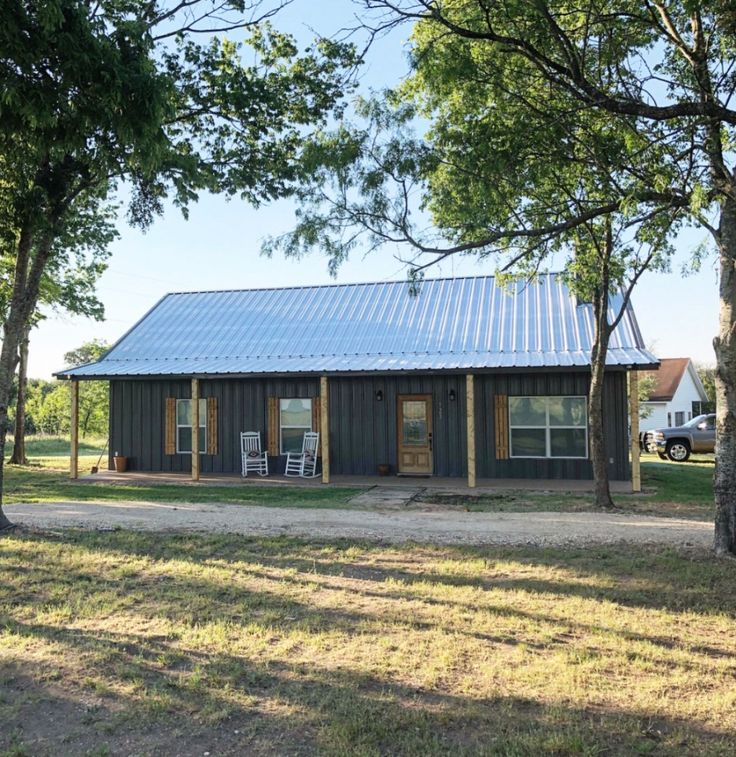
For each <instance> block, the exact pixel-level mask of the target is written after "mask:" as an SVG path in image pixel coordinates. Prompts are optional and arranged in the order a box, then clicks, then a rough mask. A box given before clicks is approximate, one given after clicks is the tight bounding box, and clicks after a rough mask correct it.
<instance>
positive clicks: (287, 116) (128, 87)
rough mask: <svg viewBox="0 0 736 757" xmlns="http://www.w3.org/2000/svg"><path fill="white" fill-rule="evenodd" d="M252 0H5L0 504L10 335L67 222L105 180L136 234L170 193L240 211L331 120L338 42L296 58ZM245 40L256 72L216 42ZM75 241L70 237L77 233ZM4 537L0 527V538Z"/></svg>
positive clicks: (181, 202)
mask: <svg viewBox="0 0 736 757" xmlns="http://www.w3.org/2000/svg"><path fill="white" fill-rule="evenodd" d="M278 5H279V4H278V3H276V5H273V6H270V7H266V6H265V5H262V4H260V3H258V2H253V3H249V2H247V1H246V2H243V0H232V2H229V1H228V0H225V1H224V2H210V1H209V0H187V2H181V3H174V4H171V3H165V2H158V1H157V0H154V1H153V2H147V3H130V2H129V1H128V0H100V2H96V3H87V2H83V0H41V1H40V2H35V3H26V2H23V0H10V2H7V3H5V5H4V7H3V24H2V25H1V26H0V78H1V79H2V82H3V89H2V94H1V95H0V166H1V167H2V175H3V180H2V183H1V184H0V233H2V234H3V251H4V250H11V251H12V261H13V272H12V279H11V281H10V285H11V286H10V291H11V296H10V300H9V305H8V310H7V317H6V319H5V321H4V324H3V344H2V351H1V352H0V495H1V493H2V460H3V458H4V445H5V438H6V434H7V411H8V399H9V396H10V391H11V387H12V377H13V373H14V371H15V367H16V364H17V360H18V346H19V344H20V341H21V339H22V335H23V333H24V329H25V328H26V327H27V324H28V323H29V320H30V318H31V317H32V315H33V313H34V312H35V310H36V307H37V303H38V299H39V292H40V286H41V281H42V280H43V276H44V273H45V272H47V271H48V270H49V269H50V267H53V264H54V260H55V259H56V258H55V251H56V247H55V243H56V242H57V241H58V239H59V238H60V236H61V235H63V233H64V231H65V229H67V228H68V221H69V219H70V217H74V216H75V215H77V214H79V212H80V209H81V208H83V207H92V206H94V205H95V204H97V206H98V207H99V206H100V205H102V204H104V203H105V202H106V201H107V199H108V198H109V197H110V196H111V194H112V192H114V190H115V188H116V186H117V185H118V183H119V182H120V181H123V180H124V181H126V182H128V184H129V186H130V187H131V190H132V200H131V202H130V206H129V209H128V218H129V220H130V221H131V222H132V223H135V224H137V225H139V226H141V227H144V228H145V227H146V226H147V225H148V224H150V223H151V222H152V220H153V218H154V217H155V216H156V215H157V214H160V213H161V212H162V209H163V203H164V200H165V198H166V197H167V196H170V197H171V199H172V201H173V202H174V204H175V205H177V206H178V207H180V208H181V209H182V211H184V212H186V208H187V206H188V204H189V203H191V202H193V201H195V200H196V198H197V194H198V192H201V191H212V192H224V193H226V194H228V195H230V196H236V195H237V196H240V197H241V198H243V199H244V200H246V201H249V202H252V203H258V202H262V201H265V200H268V199H271V198H274V197H278V196H282V195H284V194H286V193H288V191H289V188H290V182H291V180H292V179H293V177H294V160H293V158H294V155H295V154H296V151H297V149H298V146H299V145H300V143H301V140H302V139H303V138H304V137H305V135H306V134H307V133H308V130H309V129H310V128H311V127H312V126H313V125H314V124H317V123H320V122H323V121H324V120H325V119H326V118H327V117H328V116H329V115H330V114H331V113H332V112H333V111H334V107H335V104H336V103H337V102H338V101H339V100H340V98H341V97H342V95H343V92H344V89H345V78H344V77H343V76H342V75H341V72H342V71H343V70H344V69H345V68H348V69H349V68H350V67H351V66H353V64H354V63H355V57H354V55H353V53H352V49H351V48H349V47H348V46H346V45H341V44H336V43H332V42H328V41H319V42H318V43H317V44H316V45H315V46H314V47H313V48H311V49H309V50H307V51H306V52H305V53H303V54H299V50H298V49H297V47H296V45H295V43H294V42H293V40H292V39H290V38H289V37H287V36H284V35H281V34H278V33H277V32H275V31H274V30H273V29H271V28H270V27H268V25H267V24H264V21H265V19H267V18H268V17H270V16H272V15H273V13H274V12H275V11H276V10H277V9H278ZM244 30H245V31H246V32H247V31H248V30H250V31H251V36H250V38H249V41H248V46H249V48H250V50H251V51H252V52H253V53H254V54H255V55H256V56H257V58H258V62H257V63H256V64H253V65H249V66H247V65H245V64H244V63H243V62H242V60H241V51H242V50H243V48H244V46H243V44H241V43H236V42H233V41H230V40H228V39H227V38H226V37H225V35H226V34H227V33H228V32H233V31H237V32H238V33H239V34H240V33H242V32H243V31H244ZM82 233H86V230H84V229H83V230H82ZM9 525H10V524H9V522H8V521H7V518H5V516H4V515H3V514H2V508H1V500H0V529H2V528H4V527H8V526H9Z"/></svg>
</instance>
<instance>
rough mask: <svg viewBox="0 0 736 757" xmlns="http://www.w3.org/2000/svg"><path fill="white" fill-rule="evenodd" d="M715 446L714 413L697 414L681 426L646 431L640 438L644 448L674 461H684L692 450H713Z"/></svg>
mask: <svg viewBox="0 0 736 757" xmlns="http://www.w3.org/2000/svg"><path fill="white" fill-rule="evenodd" d="M715 446H716V416H715V414H710V415H698V416H696V417H695V418H693V419H692V420H691V421H688V422H687V423H684V424H683V425H682V426H674V427H673V428H658V429H653V430H652V431H647V432H646V433H645V434H643V439H642V447H643V448H644V449H646V450H647V451H649V452H655V451H656V453H657V454H658V455H659V456H660V457H661V458H662V459H663V460H665V459H667V458H669V459H670V460H673V461H674V462H676V463H684V462H685V460H687V459H688V458H689V457H690V454H691V453H692V452H713V451H714V450H715Z"/></svg>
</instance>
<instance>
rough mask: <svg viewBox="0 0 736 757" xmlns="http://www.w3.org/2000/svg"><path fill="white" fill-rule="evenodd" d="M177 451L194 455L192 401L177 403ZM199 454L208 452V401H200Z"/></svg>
mask: <svg viewBox="0 0 736 757" xmlns="http://www.w3.org/2000/svg"><path fill="white" fill-rule="evenodd" d="M176 451H177V453H179V454H182V455H185V454H189V455H191V454H192V401H191V400H177V401H176ZM199 452H200V454H205V453H206V452H207V400H206V399H204V400H202V399H201V400H200V401H199Z"/></svg>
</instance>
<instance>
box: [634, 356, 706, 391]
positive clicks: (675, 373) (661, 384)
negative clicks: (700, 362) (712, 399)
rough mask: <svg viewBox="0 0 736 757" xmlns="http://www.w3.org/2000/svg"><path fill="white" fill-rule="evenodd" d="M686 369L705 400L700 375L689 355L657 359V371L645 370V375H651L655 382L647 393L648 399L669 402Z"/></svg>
mask: <svg viewBox="0 0 736 757" xmlns="http://www.w3.org/2000/svg"><path fill="white" fill-rule="evenodd" d="M688 369H689V370H690V372H691V375H692V377H693V382H694V384H695V387H696V389H697V391H698V393H699V394H700V395H701V399H702V400H703V401H705V400H706V399H707V397H706V394H705V389H704V388H703V384H702V382H701V381H700V377H699V376H698V374H697V371H696V370H695V366H693V364H692V361H691V360H690V358H689V357H668V358H661V359H660V361H659V369H658V370H657V371H648V372H647V375H649V376H653V377H654V378H655V380H656V382H657V383H656V384H655V385H654V388H653V389H652V392H651V394H650V395H649V400H648V401H649V402H670V401H671V400H672V398H673V397H674V396H675V392H676V391H677V387H678V386H680V382H681V381H682V377H683V376H684V375H685V371H686V370H688Z"/></svg>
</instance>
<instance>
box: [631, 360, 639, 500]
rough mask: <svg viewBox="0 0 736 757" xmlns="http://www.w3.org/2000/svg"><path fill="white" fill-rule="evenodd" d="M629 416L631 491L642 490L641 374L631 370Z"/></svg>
mask: <svg viewBox="0 0 736 757" xmlns="http://www.w3.org/2000/svg"><path fill="white" fill-rule="evenodd" d="M629 416H630V417H631V491H632V492H634V493H637V492H640V491H641V460H640V456H641V450H640V448H639V374H638V373H637V372H636V371H629Z"/></svg>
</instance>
